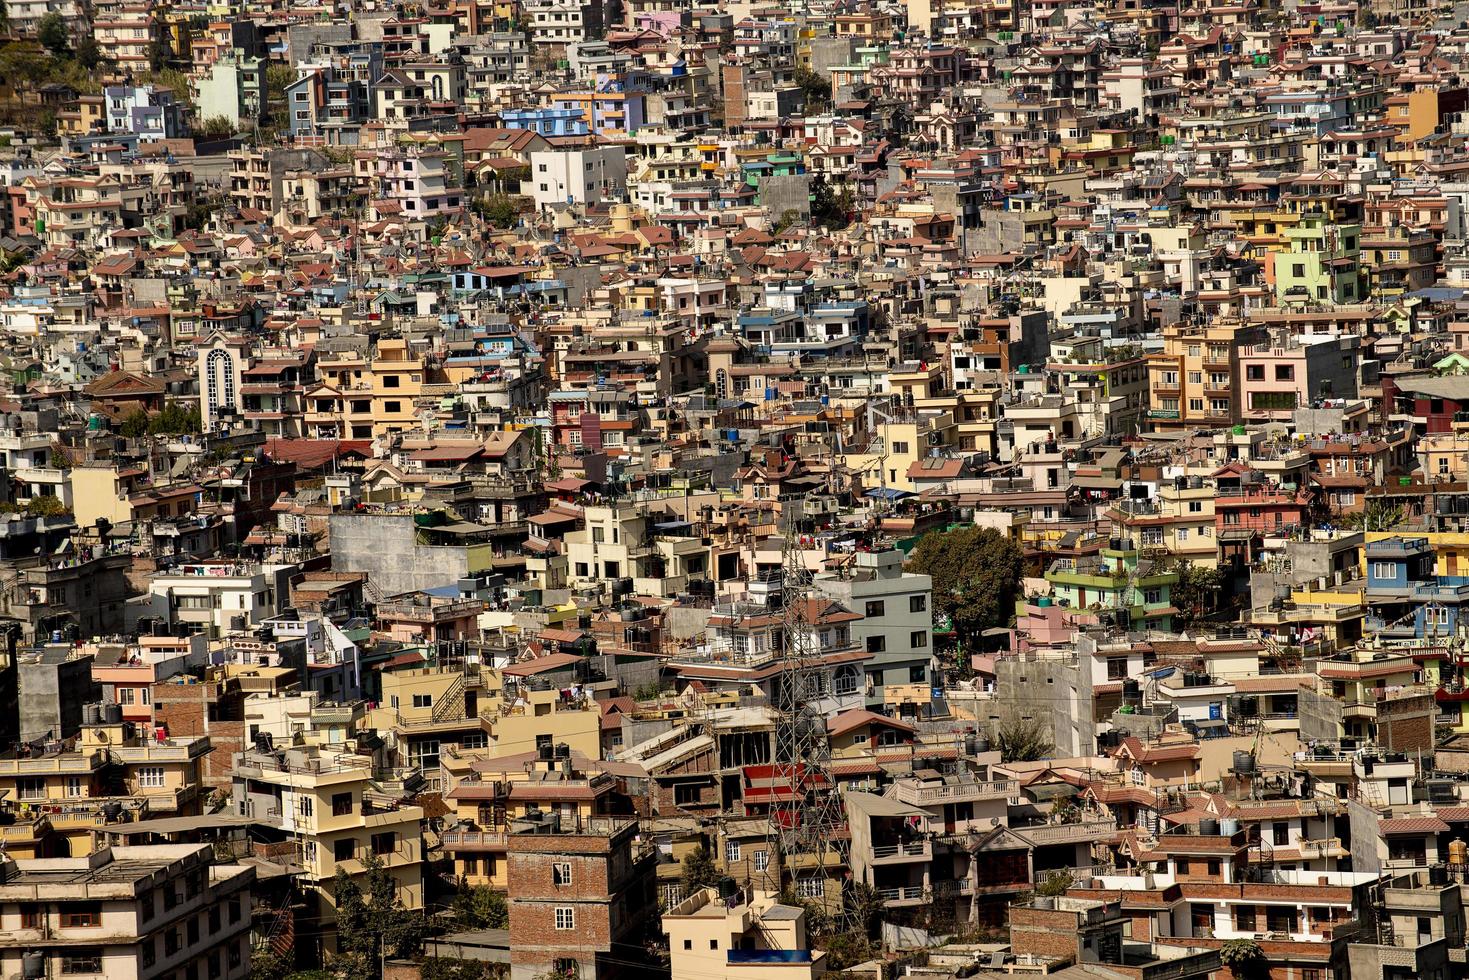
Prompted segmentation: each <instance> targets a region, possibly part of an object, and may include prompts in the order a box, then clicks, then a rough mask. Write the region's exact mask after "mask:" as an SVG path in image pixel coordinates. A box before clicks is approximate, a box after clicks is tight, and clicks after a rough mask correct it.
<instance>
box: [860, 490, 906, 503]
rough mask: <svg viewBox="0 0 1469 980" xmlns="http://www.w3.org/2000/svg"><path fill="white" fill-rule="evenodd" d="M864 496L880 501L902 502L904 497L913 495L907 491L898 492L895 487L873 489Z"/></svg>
mask: <svg viewBox="0 0 1469 980" xmlns="http://www.w3.org/2000/svg"><path fill="white" fill-rule="evenodd" d="M864 496H867V497H876V498H879V499H881V500H902V499H903V498H904V497H911V496H913V494H911V493H909V492H908V491H907V490H899V489H897V488H896V487H873V488H872V489H871V490H869V491H867V493H866V494H864Z"/></svg>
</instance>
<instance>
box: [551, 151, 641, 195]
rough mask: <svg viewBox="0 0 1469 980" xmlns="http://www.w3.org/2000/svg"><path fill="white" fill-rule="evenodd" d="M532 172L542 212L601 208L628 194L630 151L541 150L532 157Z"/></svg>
mask: <svg viewBox="0 0 1469 980" xmlns="http://www.w3.org/2000/svg"><path fill="white" fill-rule="evenodd" d="M530 171H531V181H530V185H531V197H532V198H534V199H535V202H536V207H538V208H545V207H553V206H556V205H560V204H598V203H600V202H602V201H605V200H609V199H615V198H620V197H622V196H623V195H624V194H625V193H626V191H627V151H625V150H624V149H623V148H622V147H620V146H599V147H596V148H594V149H587V150H538V151H536V152H534V153H532V154H531V155H530Z"/></svg>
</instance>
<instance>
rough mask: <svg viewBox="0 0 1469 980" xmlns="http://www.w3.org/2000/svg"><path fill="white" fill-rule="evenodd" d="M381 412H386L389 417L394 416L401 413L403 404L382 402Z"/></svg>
mask: <svg viewBox="0 0 1469 980" xmlns="http://www.w3.org/2000/svg"><path fill="white" fill-rule="evenodd" d="M383 411H385V412H387V413H388V414H390V415H396V414H397V413H399V412H401V411H403V403H402V402H383Z"/></svg>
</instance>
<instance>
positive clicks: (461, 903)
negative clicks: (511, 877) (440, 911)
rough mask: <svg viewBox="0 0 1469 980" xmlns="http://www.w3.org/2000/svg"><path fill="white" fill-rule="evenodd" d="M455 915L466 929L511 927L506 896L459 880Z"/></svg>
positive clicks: (491, 889) (455, 900) (455, 899)
mask: <svg viewBox="0 0 1469 980" xmlns="http://www.w3.org/2000/svg"><path fill="white" fill-rule="evenodd" d="M454 914H455V915H456V916H457V917H458V919H459V924H460V926H461V927H462V928H465V929H504V928H507V927H508V926H509V925H510V906H509V905H507V904H506V902H505V896H504V895H503V894H501V893H500V892H497V891H495V890H494V889H493V888H488V887H486V886H484V885H471V884H469V883H468V882H467V881H465V880H464V879H463V878H460V879H459V890H458V892H457V893H456V894H455V895H454Z"/></svg>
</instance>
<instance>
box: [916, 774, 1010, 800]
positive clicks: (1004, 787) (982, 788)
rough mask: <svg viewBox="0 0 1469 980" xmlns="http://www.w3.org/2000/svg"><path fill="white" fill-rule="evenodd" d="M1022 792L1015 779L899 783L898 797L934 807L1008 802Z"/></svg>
mask: <svg viewBox="0 0 1469 980" xmlns="http://www.w3.org/2000/svg"><path fill="white" fill-rule="evenodd" d="M1019 792H1020V782H1019V780H1015V779H993V780H990V781H988V782H959V783H948V784H946V785H943V786H916V785H914V784H913V783H911V782H899V783H898V784H897V785H896V796H897V798H898V799H899V800H901V801H903V802H904V803H909V804H912V805H913V806H932V805H935V804H940V803H964V802H972V801H975V800H1008V799H1010V798H1011V797H1013V796H1016V795H1018V794H1019Z"/></svg>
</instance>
